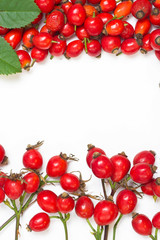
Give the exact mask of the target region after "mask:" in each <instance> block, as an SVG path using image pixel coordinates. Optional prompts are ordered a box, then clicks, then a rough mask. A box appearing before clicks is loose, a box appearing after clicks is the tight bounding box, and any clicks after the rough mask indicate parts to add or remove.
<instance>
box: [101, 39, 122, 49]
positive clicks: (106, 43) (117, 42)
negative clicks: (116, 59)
mask: <svg viewBox="0 0 160 240" xmlns="http://www.w3.org/2000/svg"><path fill="white" fill-rule="evenodd" d="M101 44H102V48H103V50H104V51H105V52H108V53H116V52H117V51H118V49H119V48H120V46H121V39H120V37H114V36H103V37H102V39H101Z"/></svg>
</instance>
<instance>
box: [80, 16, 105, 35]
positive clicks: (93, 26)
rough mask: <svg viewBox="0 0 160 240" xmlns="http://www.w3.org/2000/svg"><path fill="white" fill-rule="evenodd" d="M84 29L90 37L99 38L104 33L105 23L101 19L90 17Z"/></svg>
mask: <svg viewBox="0 0 160 240" xmlns="http://www.w3.org/2000/svg"><path fill="white" fill-rule="evenodd" d="M84 27H85V29H86V31H87V32H88V34H89V35H90V36H98V35H100V34H101V33H102V30H103V22H102V20H101V18H100V17H98V16H96V17H88V18H87V19H86V20H85V23H84Z"/></svg>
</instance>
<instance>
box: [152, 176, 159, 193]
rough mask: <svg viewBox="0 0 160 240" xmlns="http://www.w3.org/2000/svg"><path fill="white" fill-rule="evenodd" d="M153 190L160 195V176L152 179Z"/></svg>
mask: <svg viewBox="0 0 160 240" xmlns="http://www.w3.org/2000/svg"><path fill="white" fill-rule="evenodd" d="M152 190H153V192H154V194H155V195H156V196H157V197H160V177H158V178H156V179H154V180H153V181H152Z"/></svg>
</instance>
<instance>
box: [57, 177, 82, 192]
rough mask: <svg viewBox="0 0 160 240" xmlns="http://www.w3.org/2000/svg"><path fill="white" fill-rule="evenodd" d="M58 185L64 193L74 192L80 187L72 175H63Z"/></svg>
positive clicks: (77, 179)
mask: <svg viewBox="0 0 160 240" xmlns="http://www.w3.org/2000/svg"><path fill="white" fill-rule="evenodd" d="M60 184H61V187H62V188H63V189H64V190H65V191H67V192H76V191H77V190H78V189H79V187H80V180H79V178H78V177H77V176H76V175H74V174H72V173H65V174H64V175H63V176H62V177H61V179H60Z"/></svg>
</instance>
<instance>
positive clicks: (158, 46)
mask: <svg viewBox="0 0 160 240" xmlns="http://www.w3.org/2000/svg"><path fill="white" fill-rule="evenodd" d="M150 44H151V47H152V48H153V49H154V50H160V29H156V30H154V31H152V32H151V35H150Z"/></svg>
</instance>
